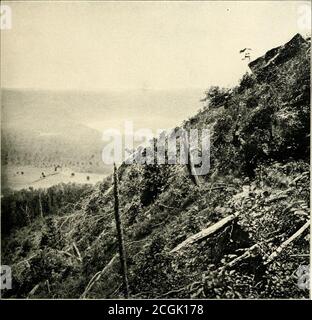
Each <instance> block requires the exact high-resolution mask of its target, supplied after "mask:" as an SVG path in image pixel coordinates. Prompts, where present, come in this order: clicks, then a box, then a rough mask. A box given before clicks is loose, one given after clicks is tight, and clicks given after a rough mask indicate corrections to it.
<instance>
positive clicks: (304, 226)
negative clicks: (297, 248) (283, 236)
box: [264, 220, 310, 265]
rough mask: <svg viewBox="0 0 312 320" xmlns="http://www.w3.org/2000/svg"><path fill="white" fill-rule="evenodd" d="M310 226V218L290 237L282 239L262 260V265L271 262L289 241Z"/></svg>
mask: <svg viewBox="0 0 312 320" xmlns="http://www.w3.org/2000/svg"><path fill="white" fill-rule="evenodd" d="M309 226H310V220H309V221H307V222H306V223H305V224H304V225H303V226H302V227H301V228H300V229H299V230H297V231H296V232H295V233H294V234H293V235H292V236H291V237H290V238H288V239H287V240H286V241H284V242H283V243H282V244H281V245H280V246H279V247H278V248H277V249H276V250H275V251H274V252H273V253H271V255H270V256H269V257H268V259H267V260H266V261H265V262H264V265H267V264H269V263H271V262H272V261H273V260H274V259H275V258H276V257H277V256H278V255H279V254H280V253H281V252H282V251H283V250H284V249H285V248H286V247H287V246H288V245H289V244H290V243H292V242H293V241H294V240H296V239H297V238H298V237H300V236H301V235H302V234H303V232H304V231H305V230H306V229H308V228H309Z"/></svg>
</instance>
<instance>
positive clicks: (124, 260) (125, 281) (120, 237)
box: [114, 163, 129, 299]
mask: <svg viewBox="0 0 312 320" xmlns="http://www.w3.org/2000/svg"><path fill="white" fill-rule="evenodd" d="M114 199H115V205H114V213H115V221H116V229H117V239H118V247H119V257H120V265H121V272H122V277H123V287H124V288H123V289H124V295H125V298H126V299H127V298H128V297H129V285H128V276H127V258H126V252H125V246H124V241H123V231H122V224H121V219H120V214H119V195H118V175H117V169H116V165H115V163H114Z"/></svg>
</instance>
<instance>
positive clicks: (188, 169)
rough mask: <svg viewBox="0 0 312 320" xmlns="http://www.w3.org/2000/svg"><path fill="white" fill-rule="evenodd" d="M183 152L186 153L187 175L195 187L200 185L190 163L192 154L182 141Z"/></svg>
mask: <svg viewBox="0 0 312 320" xmlns="http://www.w3.org/2000/svg"><path fill="white" fill-rule="evenodd" d="M184 151H185V152H187V163H186V168H187V173H188V175H189V177H190V179H191V180H192V182H193V183H194V184H195V185H196V186H199V185H200V181H199V179H198V176H197V174H196V171H195V169H194V167H193V163H192V154H191V150H190V146H189V145H188V142H187V141H185V140H184Z"/></svg>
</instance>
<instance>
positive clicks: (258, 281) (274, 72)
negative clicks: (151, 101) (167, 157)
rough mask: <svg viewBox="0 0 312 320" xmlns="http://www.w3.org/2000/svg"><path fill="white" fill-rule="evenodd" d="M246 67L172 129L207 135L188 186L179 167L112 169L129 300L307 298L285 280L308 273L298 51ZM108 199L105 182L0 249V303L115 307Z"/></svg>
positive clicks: (304, 68) (306, 82)
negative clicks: (9, 281)
mask: <svg viewBox="0 0 312 320" xmlns="http://www.w3.org/2000/svg"><path fill="white" fill-rule="evenodd" d="M249 66H250V69H251V73H250V74H246V75H245V76H244V77H243V78H242V79H241V82H240V84H239V85H238V86H237V87H235V88H232V89H220V88H211V89H209V90H208V91H207V93H206V99H205V100H206V107H204V108H203V109H202V110H201V111H200V112H199V113H198V114H196V115H195V116H193V117H192V118H190V119H188V120H187V121H185V122H184V124H183V127H184V128H185V129H187V130H189V129H191V128H197V129H199V130H201V129H204V128H210V130H211V132H212V134H211V142H212V147H211V169H210V172H209V173H208V174H207V175H206V176H203V177H201V178H200V183H199V185H196V184H194V183H193V181H192V179H191V178H190V176H189V175H188V173H187V171H186V170H185V168H184V166H182V165H179V166H178V165H157V164H155V165H125V164H123V165H121V166H120V167H119V170H118V174H119V188H120V190H119V192H120V196H119V200H120V207H121V208H122V219H123V225H124V232H125V241H126V251H127V257H128V267H129V275H128V276H129V285H130V296H131V297H136V298H143V297H144V298H145V297H147V298H173V297H178V298H179V297H181V298H182V297H183V298H189V297H192V298H270V297H275V298H298V297H300V298H301V297H302V298H303V297H308V291H307V290H303V289H301V288H299V287H298V285H297V281H298V278H297V276H296V270H297V268H298V267H299V266H300V265H306V264H308V262H309V259H308V258H309V241H310V237H309V232H308V231H309V206H310V203H309V186H310V183H309V181H310V172H309V154H310V150H309V139H310V127H309V124H310V42H309V41H307V40H305V39H303V38H302V37H301V36H300V35H296V36H295V37H294V38H293V39H291V40H290V41H289V42H288V43H286V44H285V45H283V46H281V47H278V48H275V49H272V50H270V51H269V52H268V53H267V54H266V55H265V56H263V57H260V58H259V59H257V60H255V61H253V62H251V63H250V65H249ZM177 129H178V128H177ZM111 190H112V189H111V181H110V179H107V180H106V181H104V182H103V183H102V184H101V185H100V186H99V187H98V188H96V189H95V190H94V191H93V192H92V193H91V194H90V193H88V194H87V195H86V196H85V197H82V198H81V200H80V201H79V203H78V204H77V205H76V206H72V207H70V206H67V207H65V208H64V212H63V213H62V214H61V213H60V210H58V215H49V216H47V217H45V218H44V219H40V218H39V217H38V218H37V219H36V220H35V222H33V223H32V224H31V225H28V224H27V223H26V224H25V226H24V227H22V228H19V229H16V230H15V231H12V232H11V234H10V235H9V236H8V237H6V238H5V239H4V241H3V242H2V254H3V261H4V262H5V263H6V264H10V265H13V271H12V272H13V277H14V283H15V287H14V290H12V291H10V292H7V293H6V294H7V295H8V296H14V297H26V296H28V297H30V298H31V297H35V298H39V297H54V298H79V297H81V298H111V297H122V281H121V276H120V273H119V260H118V254H117V252H118V248H117V242H116V232H115V223H114V218H113V208H114V202H113V194H112V192H111ZM21 214H22V213H21ZM216 223H217V224H216ZM26 235H27V236H26ZM195 235H196V236H195ZM25 248H26V249H25Z"/></svg>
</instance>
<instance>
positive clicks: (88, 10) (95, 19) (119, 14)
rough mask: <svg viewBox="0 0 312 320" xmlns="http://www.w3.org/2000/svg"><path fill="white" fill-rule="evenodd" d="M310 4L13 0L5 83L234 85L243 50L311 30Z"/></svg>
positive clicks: (4, 48) (4, 49)
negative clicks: (301, 20) (307, 20)
mask: <svg viewBox="0 0 312 320" xmlns="http://www.w3.org/2000/svg"><path fill="white" fill-rule="evenodd" d="M3 3H4V2H3ZM302 3H304V2H298V1H281V2H278V1H267V2H263V1H250V2H248V1H242V2H239V1H229V2H226V1H222V2H195V1H194V2H145V3H143V2H82V1H81V2H57V3H56V2H55V1H53V2H46V1H45V2H19V3H18V2H6V4H9V5H10V6H11V8H12V29H11V30H2V31H1V86H2V87H18V88H43V89H85V90H92V89H107V88H113V89H118V88H120V89H125V88H129V89H132V88H166V89H169V88H192V87H197V88H206V87H208V86H209V85H212V84H218V85H224V86H227V85H231V84H233V83H236V82H237V80H238V78H239V77H240V76H241V75H242V74H243V73H244V72H245V71H246V69H247V63H246V62H245V61H242V60H241V57H240V56H239V54H238V51H239V50H240V49H241V48H244V47H250V48H252V49H253V51H252V58H256V57H258V56H259V55H262V54H263V53H264V52H265V51H267V50H268V49H271V48H272V47H274V46H278V45H281V44H283V43H285V42H286V41H288V40H289V39H290V38H291V37H292V36H293V35H294V34H295V33H297V32H300V31H301V33H303V34H304V33H305V32H302V31H304V30H300V29H299V28H298V23H297V22H298V14H299V13H298V7H299V6H300V5H302ZM305 3H307V2H305Z"/></svg>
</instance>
